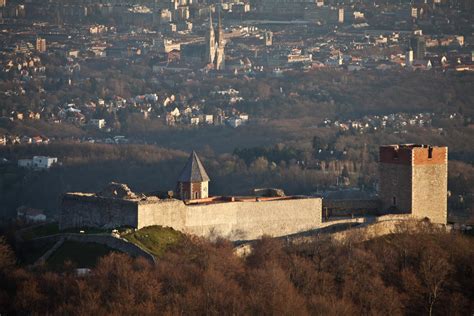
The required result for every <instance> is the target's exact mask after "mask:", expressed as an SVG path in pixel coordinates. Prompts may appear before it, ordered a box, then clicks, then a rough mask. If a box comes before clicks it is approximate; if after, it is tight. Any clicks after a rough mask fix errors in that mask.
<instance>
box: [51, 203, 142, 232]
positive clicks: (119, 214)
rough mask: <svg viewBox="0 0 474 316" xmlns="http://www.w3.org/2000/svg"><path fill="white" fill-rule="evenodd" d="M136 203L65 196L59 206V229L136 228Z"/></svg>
mask: <svg viewBox="0 0 474 316" xmlns="http://www.w3.org/2000/svg"><path fill="white" fill-rule="evenodd" d="M137 209H138V203H137V202H136V201H128V200H123V199H113V198H102V197H97V196H88V195H82V196H81V195H77V194H65V195H64V196H63V199H62V204H61V217H60V220H59V227H60V229H66V228H70V227H103V228H114V227H120V226H131V227H136V226H137Z"/></svg>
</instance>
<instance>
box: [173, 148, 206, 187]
mask: <svg viewBox="0 0 474 316" xmlns="http://www.w3.org/2000/svg"><path fill="white" fill-rule="evenodd" d="M178 181H179V182H205V181H210V178H209V176H208V175H207V172H206V170H205V169H204V167H203V165H202V163H201V160H200V159H199V157H198V155H197V154H196V152H195V151H194V150H193V152H192V153H191V155H190V156H189V159H188V161H187V162H186V165H185V166H184V168H183V171H181V174H180V176H179V177H178Z"/></svg>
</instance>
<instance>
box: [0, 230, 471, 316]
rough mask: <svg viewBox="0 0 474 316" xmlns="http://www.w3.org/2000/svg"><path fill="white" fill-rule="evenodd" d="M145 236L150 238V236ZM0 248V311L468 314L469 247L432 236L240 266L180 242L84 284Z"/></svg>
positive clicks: (326, 247) (120, 261) (453, 237)
mask: <svg viewBox="0 0 474 316" xmlns="http://www.w3.org/2000/svg"><path fill="white" fill-rule="evenodd" d="M148 235H149V236H150V233H148ZM14 262H15V261H14V258H13V255H12V253H11V251H10V250H9V247H8V246H7V245H6V244H4V243H0V312H1V313H2V314H3V313H5V314H12V313H20V314H69V315H91V314H95V315H98V314H99V315H100V314H111V313H112V314H119V315H130V314H140V315H152V314H166V315H170V314H185V315H190V314H192V315H195V314H199V315H204V314H205V315H249V314H251V315H275V314H278V315H281V314H285V315H310V314H311V315H315V314H317V315H361V314H363V315H470V314H472V313H473V311H474V301H473V299H472V298H473V297H474V272H473V271H474V240H473V238H472V237H468V236H463V235H459V234H455V233H446V232H443V231H439V230H437V229H435V228H433V227H426V226H424V227H420V230H419V231H418V232H412V231H408V230H404V229H403V227H400V229H399V230H398V231H397V233H396V234H393V235H389V236H385V237H381V238H378V239H374V240H370V241H365V242H362V241H357V240H356V239H350V240H347V241H346V242H342V243H341V242H335V241H332V240H331V239H329V238H328V237H325V236H320V237H319V238H317V239H316V240H314V241H312V242H307V243H303V244H298V245H295V244H285V243H284V242H283V241H280V240H276V239H271V238H263V239H261V240H259V241H257V242H256V243H255V244H254V247H253V252H252V253H251V254H250V255H249V256H247V257H246V258H239V257H236V256H235V255H234V253H233V247H232V245H231V244H230V243H228V242H226V241H224V240H217V241H216V242H212V243H211V242H209V241H206V240H202V239H193V238H188V237H184V238H182V239H181V241H180V242H179V243H178V244H176V245H175V246H174V247H171V248H169V249H168V251H166V252H164V253H163V254H162V256H161V258H160V259H159V260H158V262H157V263H156V264H151V263H150V262H148V261H146V260H145V259H140V258H139V259H132V258H130V257H128V256H126V255H124V254H115V253H114V254H111V255H108V256H105V257H103V258H102V259H101V260H100V261H99V263H98V265H97V267H96V268H94V269H93V270H92V271H91V274H90V275H89V276H87V277H78V276H76V274H75V272H74V269H73V268H74V266H73V265H71V264H67V265H65V266H63V268H62V270H61V271H60V272H51V271H48V270H47V269H46V267H38V268H37V269H35V270H25V269H23V268H21V267H19V266H16V265H15V264H14Z"/></svg>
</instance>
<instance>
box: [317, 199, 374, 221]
mask: <svg viewBox="0 0 474 316" xmlns="http://www.w3.org/2000/svg"><path fill="white" fill-rule="evenodd" d="M379 210H380V200H379V199H359V200H348V199H347V200H331V199H323V215H324V216H325V217H334V216H352V215H354V216H361V215H376V214H377V213H378V211H379Z"/></svg>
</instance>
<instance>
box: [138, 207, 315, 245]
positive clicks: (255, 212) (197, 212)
mask: <svg viewBox="0 0 474 316" xmlns="http://www.w3.org/2000/svg"><path fill="white" fill-rule="evenodd" d="M138 213H139V215H138V228H141V227H144V226H150V225H162V226H169V227H172V228H174V229H178V230H182V231H185V232H187V233H191V234H195V235H198V236H204V237H211V236H213V235H214V236H222V237H226V238H228V239H230V240H250V239H256V238H259V237H261V236H262V235H271V236H275V237H277V236H284V235H287V234H294V233H298V232H303V231H307V230H311V229H315V228H318V227H320V226H321V223H322V219H321V215H322V200H321V199H320V198H307V199H306V198H303V199H287V200H276V201H265V202H256V201H255V202H227V203H213V204H207V205H205V204H198V205H192V206H191V205H189V206H188V205H185V204H184V203H183V202H181V201H177V200H174V201H160V202H159V203H156V204H145V205H140V206H139V211H138Z"/></svg>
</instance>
